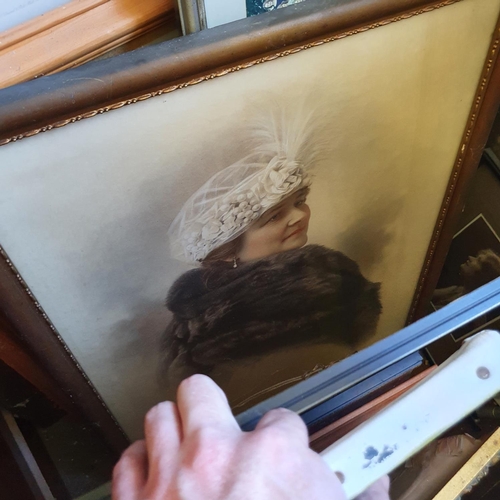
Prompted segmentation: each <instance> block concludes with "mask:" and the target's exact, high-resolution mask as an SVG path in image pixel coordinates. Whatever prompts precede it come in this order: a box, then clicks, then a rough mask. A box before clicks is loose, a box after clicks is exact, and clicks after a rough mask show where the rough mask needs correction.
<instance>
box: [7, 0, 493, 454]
mask: <svg viewBox="0 0 500 500" xmlns="http://www.w3.org/2000/svg"><path fill="white" fill-rule="evenodd" d="M299 7H300V8H299ZM499 11H500V0H462V1H453V0H445V1H422V0H408V1H405V2H403V3H400V2H393V3H390V2H385V1H382V0H372V1H369V2H344V3H342V4H338V5H337V4H336V5H331V3H330V2H324V1H319V0H318V1H316V0H308V1H306V2H303V3H301V4H300V5H299V6H297V7H296V8H287V9H280V12H277V11H276V12H270V13H267V14H263V15H262V16H257V17H254V18H249V19H243V20H241V21H238V22H235V23H231V24H229V25H227V26H225V27H224V28H214V29H213V30H206V31H203V32H200V33H196V34H194V35H191V36H188V37H182V38H179V39H175V40H171V41H169V42H165V43H162V44H160V45H157V46H152V47H147V48H144V49H141V50H138V51H135V52H131V53H129V54H124V55H122V56H119V57H116V58H112V59H109V60H105V61H98V62H95V63H91V64H88V65H86V66H82V67H80V68H76V69H73V70H70V71H66V72H62V73H60V74H57V75H52V76H49V77H44V78H40V79H37V80H35V81H32V82H29V83H26V84H21V85H17V86H14V87H11V88H7V89H4V90H2V91H0V143H1V144H2V146H1V147H0V186H1V187H0V189H1V194H0V243H1V245H2V251H1V252H2V254H1V255H2V259H1V261H0V273H1V279H0V301H1V307H2V312H3V314H5V316H6V317H7V318H8V319H9V320H10V321H11V322H12V323H13V325H14V326H15V328H16V330H17V332H18V334H19V337H20V338H21V339H22V340H23V342H24V343H25V344H26V345H27V346H29V348H30V350H31V351H32V352H33V353H35V355H36V356H37V357H38V359H39V360H40V361H41V362H42V363H43V364H44V366H46V367H47V369H48V370H50V372H51V374H52V375H53V377H54V378H55V379H56V380H58V381H59V383H60V384H61V386H62V387H63V388H64V390H65V391H66V392H67V393H68V394H69V395H70V396H71V397H72V398H73V400H74V401H75V404H78V405H79V406H80V407H81V409H82V411H84V412H86V414H87V416H88V417H89V418H90V419H91V420H92V421H94V422H98V423H99V425H100V427H101V428H102V429H103V430H104V432H105V433H106V434H107V435H108V437H109V439H110V441H113V443H114V444H115V446H116V447H117V448H120V447H123V446H124V445H125V443H126V440H127V437H129V438H135V437H137V436H140V435H141V433H142V419H143V416H144V413H145V412H146V410H147V409H148V408H149V407H150V406H151V405H153V404H154V403H156V402H157V401H160V400H163V399H165V398H166V397H174V396H175V389H176V386H177V384H178V383H179V381H181V380H182V379H183V378H184V377H186V376H188V375H189V374H191V373H195V372H201V373H206V374H208V375H209V376H211V377H213V378H214V379H215V380H216V381H217V382H218V383H219V384H220V385H221V386H222V388H223V389H224V390H225V391H226V393H227V394H228V397H229V400H230V403H231V405H232V407H233V410H234V412H235V413H243V412H245V411H247V410H250V409H251V408H252V407H254V406H255V405H257V404H259V403H261V402H262V401H264V400H266V399H267V398H269V397H271V396H273V395H276V394H278V393H280V392H281V391H283V390H286V389H289V388H290V387H293V386H294V385H295V384H297V383H299V382H301V381H303V380H306V379H309V378H310V377H311V376H313V375H314V374H317V373H319V372H322V371H323V370H325V369H327V368H328V367H330V366H331V365H334V364H336V363H338V362H341V361H343V360H346V359H349V358H350V357H351V356H352V355H354V354H355V353H357V352H358V351H362V350H363V349H364V348H366V347H368V346H371V345H373V344H375V343H376V342H378V341H387V339H388V338H389V337H390V336H391V335H392V334H394V333H395V332H397V331H398V330H400V329H401V328H402V327H403V326H404V325H405V324H406V322H407V320H408V318H409V319H410V320H413V319H416V318H417V317H418V316H419V307H421V306H420V305H421V304H424V303H426V302H425V301H426V297H427V296H428V294H429V293H431V292H432V289H433V288H434V287H435V286H434V285H435V282H437V279H438V277H439V271H440V268H441V267H442V264H443V260H444V257H442V256H441V254H443V255H445V254H446V251H447V246H449V243H450V241H451V236H452V235H449V231H448V229H447V227H448V225H449V224H451V222H449V221H451V220H452V219H453V217H456V215H457V213H459V212H460V208H459V207H460V200H461V197H462V196H463V190H464V189H465V186H466V185H467V183H468V179H469V178H470V177H471V175H472V174H471V172H473V171H474V170H475V168H476V167H477V162H478V158H477V157H476V156H474V154H471V152H475V151H477V145H478V144H480V143H481V141H482V140H483V139H484V136H485V134H487V131H488V128H489V127H490V126H491V123H492V120H493V116H494V113H495V111H491V110H492V109H493V108H494V107H495V106H497V105H498V101H499V97H500V96H499V92H498V88H499V85H497V83H498V81H499V78H500V70H499V65H498V64H497V58H498V50H499V28H498V24H497V19H498V15H499ZM262 23H264V25H263V24H262ZM419 304H420V305H419ZM384 345H388V344H384ZM391 352H392V351H391V349H389V348H388V347H387V353H388V356H390V353H391ZM311 380H315V379H311ZM316 380H317V379H316Z"/></svg>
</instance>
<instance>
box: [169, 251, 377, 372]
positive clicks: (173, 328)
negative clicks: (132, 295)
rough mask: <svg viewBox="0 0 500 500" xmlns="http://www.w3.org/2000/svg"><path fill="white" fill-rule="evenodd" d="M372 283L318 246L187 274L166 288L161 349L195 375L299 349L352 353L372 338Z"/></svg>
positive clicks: (344, 260) (338, 255)
mask: <svg viewBox="0 0 500 500" xmlns="http://www.w3.org/2000/svg"><path fill="white" fill-rule="evenodd" d="M379 287H380V285H379V284H378V283H372V282H370V281H368V280H366V279H365V278H364V277H363V276H362V274H361V273H360V271H359V267H358V265H357V264H356V263H355V262H354V261H353V260H351V259H349V258H348V257H346V256H345V255H344V254H342V253H340V252H336V251H334V250H330V249H328V248H325V247H322V246H319V245H307V246H305V247H302V248H299V249H296V250H290V251H287V252H283V253H279V254H276V255H272V256H270V257H266V258H263V259H260V260H257V261H252V262H248V263H242V264H239V265H238V267H236V268H233V265H232V263H228V262H217V263H214V264H211V265H210V266H207V267H201V268H198V269H193V270H191V271H188V272H187V273H185V274H183V275H182V276H180V277H179V278H178V279H177V281H176V282H175V283H174V284H173V285H172V287H171V289H170V291H169V294H168V297H167V307H168V309H169V310H170V311H172V313H173V318H172V321H171V322H170V324H169V325H168V327H167V330H166V332H165V338H164V349H165V355H166V363H167V366H168V365H169V364H170V363H172V362H173V361H174V360H175V359H176V358H177V357H178V356H179V357H180V358H182V359H183V362H185V363H189V364H190V365H191V366H192V367H195V368H196V371H199V372H206V371H207V370H209V369H210V368H211V367H213V366H214V365H216V364H217V363H219V362H223V361H227V360H234V359H236V358H241V357H244V356H248V355H254V354H259V353H264V352H268V351H270V350H272V349H275V348H279V347H280V346H284V345H290V344H297V343H301V342H306V343H312V342H324V341H331V342H335V343H344V344H348V345H350V346H353V345H355V344H356V343H357V342H358V341H360V340H361V339H363V338H365V337H366V336H368V335H370V334H371V333H373V332H374V330H375V327H376V324H377V321H378V317H379V315H380V312H381V304H380V299H379Z"/></svg>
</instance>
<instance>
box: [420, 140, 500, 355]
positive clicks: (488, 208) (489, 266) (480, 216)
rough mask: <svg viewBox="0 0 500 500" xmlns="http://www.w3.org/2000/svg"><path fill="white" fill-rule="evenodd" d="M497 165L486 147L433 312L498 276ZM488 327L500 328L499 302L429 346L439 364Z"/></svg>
mask: <svg viewBox="0 0 500 500" xmlns="http://www.w3.org/2000/svg"><path fill="white" fill-rule="evenodd" d="M499 164H500V162H499V160H498V158H497V156H496V154H495V152H494V151H493V150H492V149H491V148H487V149H486V150H485V152H484V154H483V157H482V158H481V162H480V164H479V167H478V169H477V171H476V173H475V175H474V178H473V181H472V183H471V185H470V187H469V190H468V192H467V196H466V200H465V205H464V208H463V211H462V214H461V217H460V221H459V223H458V227H457V231H456V233H455V235H454V237H453V240H452V243H451V245H450V247H449V250H448V254H447V256H446V260H445V262H444V265H443V268H442V270H441V274H440V276H439V281H438V283H437V285H436V289H435V290H434V292H433V294H432V297H431V300H430V307H429V310H430V311H435V310H438V309H440V308H441V307H444V306H445V305H447V304H449V303H451V302H454V301H455V300H457V299H459V298H461V297H463V296H465V295H467V294H468V293H470V292H472V291H473V290H475V289H476V288H479V287H480V286H482V285H485V284H486V283H489V282H490V281H492V280H494V279H496V278H498V277H500V219H499V217H498V214H499V200H500V170H499V169H498V165H499ZM484 328H490V329H493V330H498V329H500V308H499V307H497V308H495V309H493V310H492V311H490V312H489V313H487V314H484V315H482V316H481V317H479V318H476V319H475V320H474V321H471V322H467V323H466V324H464V325H463V326H461V327H460V328H459V329H457V330H456V331H454V332H453V334H451V335H450V336H448V337H445V338H442V339H440V340H438V341H436V342H435V343H433V344H432V345H430V346H429V347H428V349H427V350H428V352H429V354H430V356H431V358H432V359H433V360H434V361H435V362H436V363H440V362H441V361H443V360H444V359H446V358H447V357H449V356H450V355H451V354H452V353H453V352H455V351H456V350H457V349H458V348H459V347H460V344H461V342H462V340H463V339H465V338H467V337H469V336H470V335H474V334H475V333H477V332H478V331H479V330H482V329H484Z"/></svg>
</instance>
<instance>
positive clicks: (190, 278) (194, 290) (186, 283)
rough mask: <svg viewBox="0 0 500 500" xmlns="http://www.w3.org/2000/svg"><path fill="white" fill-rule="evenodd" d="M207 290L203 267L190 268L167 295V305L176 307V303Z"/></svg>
mask: <svg viewBox="0 0 500 500" xmlns="http://www.w3.org/2000/svg"><path fill="white" fill-rule="evenodd" d="M204 290H205V286H204V285H203V269H202V268H196V269H190V270H189V271H186V272H185V273H183V274H181V275H180V276H179V277H178V278H177V279H176V280H175V281H174V282H173V284H172V286H171V287H170V289H169V291H168V295H167V301H166V302H167V307H168V308H169V309H172V308H175V305H176V304H178V303H180V302H184V301H186V300H191V299H193V298H195V297H196V296H199V295H202V294H203V292H204Z"/></svg>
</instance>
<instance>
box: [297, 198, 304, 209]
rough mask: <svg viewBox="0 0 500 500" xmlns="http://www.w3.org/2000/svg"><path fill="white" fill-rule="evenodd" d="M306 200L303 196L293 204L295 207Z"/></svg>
mask: <svg viewBox="0 0 500 500" xmlns="http://www.w3.org/2000/svg"><path fill="white" fill-rule="evenodd" d="M305 202H306V199H305V198H302V199H301V200H297V201H296V202H295V206H296V207H300V206H301V205H303V204H304V203H305Z"/></svg>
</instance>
